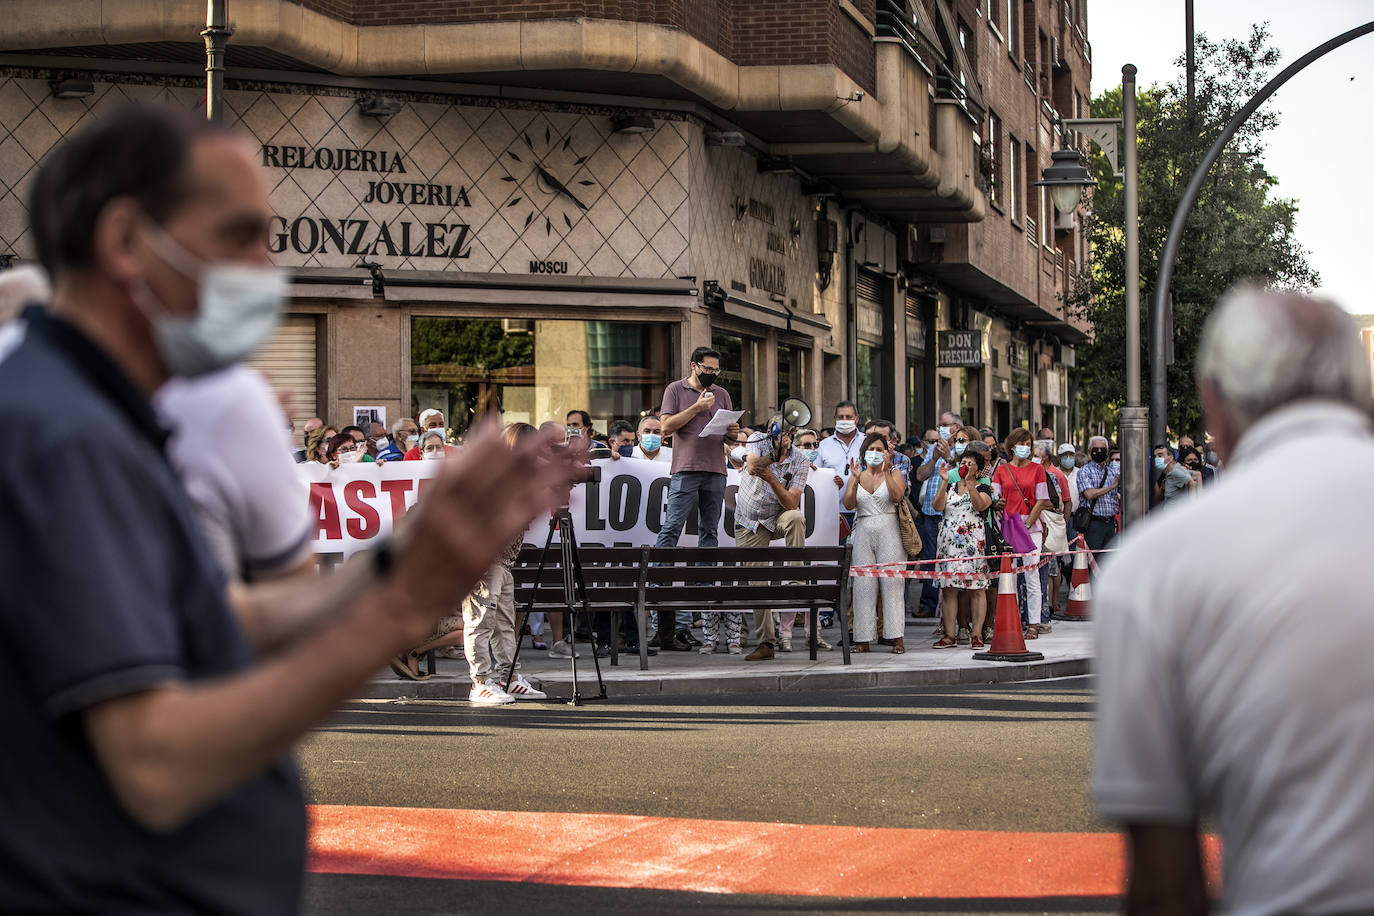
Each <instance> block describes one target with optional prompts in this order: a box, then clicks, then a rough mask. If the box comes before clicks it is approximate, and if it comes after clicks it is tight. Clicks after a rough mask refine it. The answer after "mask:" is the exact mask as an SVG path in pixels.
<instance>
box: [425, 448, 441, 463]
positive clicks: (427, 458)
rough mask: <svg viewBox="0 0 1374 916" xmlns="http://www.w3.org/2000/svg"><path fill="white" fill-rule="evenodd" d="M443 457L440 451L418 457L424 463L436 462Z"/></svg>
mask: <svg viewBox="0 0 1374 916" xmlns="http://www.w3.org/2000/svg"><path fill="white" fill-rule="evenodd" d="M443 457H444V453H443V451H442V450H440V451H436V452H425V453H423V454H422V455H420V458H421V459H422V460H424V461H438V460H439V459H440V458H443Z"/></svg>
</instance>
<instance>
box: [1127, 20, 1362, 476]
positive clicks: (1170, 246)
mask: <svg viewBox="0 0 1374 916" xmlns="http://www.w3.org/2000/svg"><path fill="white" fill-rule="evenodd" d="M1370 32H1374V20H1371V21H1370V22H1366V23H1365V24H1364V25H1360V26H1356V27H1355V28H1353V29H1351V30H1350V31H1348V32H1342V33H1341V34H1340V35H1337V36H1336V37H1335V38H1332V39H1331V40H1329V41H1327V42H1325V43H1323V44H1320V45H1318V46H1317V47H1315V48H1313V49H1312V50H1311V51H1308V52H1307V53H1306V54H1304V55H1303V56H1302V57H1299V58H1298V59H1297V60H1295V61H1293V63H1291V64H1289V65H1288V66H1287V67H1284V68H1283V72H1281V73H1280V74H1279V75H1278V76H1276V77H1274V78H1273V79H1271V80H1270V81H1269V82H1268V83H1265V85H1264V88H1263V89H1261V90H1260V91H1259V92H1257V93H1255V97H1254V98H1252V99H1251V100H1250V101H1248V102H1246V103H1245V107H1243V108H1242V109H1241V110H1240V111H1238V112H1236V114H1235V117H1233V118H1231V120H1230V121H1229V122H1228V123H1227V125H1226V126H1225V127H1224V128H1222V131H1221V136H1219V137H1217V139H1216V142H1214V143H1213V144H1212V146H1211V148H1210V149H1208V150H1207V155H1205V156H1203V157H1202V161H1201V162H1200V163H1198V167H1197V170H1196V171H1194V172H1193V177H1192V180H1190V181H1189V182H1188V187H1187V188H1186V189H1185V190H1184V192H1183V198H1182V199H1181V200H1179V202H1178V209H1177V210H1175V211H1174V219H1173V222H1171V223H1170V224H1169V237H1168V239H1167V240H1166V241H1165V243H1164V254H1163V255H1161V256H1160V259H1159V283H1158V285H1157V286H1156V287H1155V292H1154V307H1155V308H1156V309H1158V310H1160V311H1163V310H1164V297H1165V296H1167V295H1168V294H1169V281H1170V280H1171V279H1173V275H1174V262H1175V261H1176V260H1178V246H1179V243H1180V242H1182V240H1183V223H1184V222H1185V221H1186V220H1187V218H1188V211H1189V210H1191V209H1192V208H1193V203H1194V202H1195V201H1196V200H1197V195H1198V192H1199V191H1201V190H1202V183H1203V181H1205V180H1206V179H1207V173H1208V172H1209V171H1211V169H1212V163H1214V162H1216V161H1217V157H1218V156H1220V155H1221V151H1222V149H1223V148H1224V147H1225V146H1226V144H1227V142H1228V141H1230V139H1231V138H1232V137H1233V136H1235V133H1236V131H1237V130H1239V129H1240V126H1241V125H1242V124H1244V123H1245V121H1246V119H1247V118H1249V117H1250V115H1252V114H1254V113H1255V110H1256V109H1258V108H1259V107H1260V106H1261V105H1263V104H1264V102H1265V100H1266V99H1268V98H1269V96H1271V95H1273V94H1274V92H1275V91H1277V90H1278V88H1279V87H1280V86H1282V85H1283V84H1284V83H1286V82H1288V80H1289V79H1291V78H1292V77H1293V75H1294V74H1295V73H1298V72H1299V71H1300V70H1302V69H1303V68H1305V67H1307V65H1309V64H1311V63H1312V62H1313V61H1314V60H1317V59H1318V58H1320V57H1323V56H1325V55H1326V54H1328V53H1330V52H1331V51H1334V50H1336V49H1337V48H1339V47H1340V46H1341V45H1344V44H1346V43H1347V42H1351V41H1354V40H1355V39H1356V38H1359V37H1360V36H1361V35H1368V34H1369V33H1370ZM1123 458H1124V456H1123Z"/></svg>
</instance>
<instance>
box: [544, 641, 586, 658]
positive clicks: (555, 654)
mask: <svg viewBox="0 0 1374 916" xmlns="http://www.w3.org/2000/svg"><path fill="white" fill-rule="evenodd" d="M572 657H573V651H572V649H571V648H570V647H569V646H568V641H567V640H566V639H560V640H558V642H556V643H553V644H552V645H550V646H549V658H572ZM577 657H578V658H581V657H582V653H581V652H579V653H577Z"/></svg>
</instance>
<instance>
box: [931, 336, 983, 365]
mask: <svg viewBox="0 0 1374 916" xmlns="http://www.w3.org/2000/svg"><path fill="white" fill-rule="evenodd" d="M937 349H938V351H939V352H938V356H937V361H938V364H939V365H940V366H941V368H946V369H976V368H978V367H979V366H981V365H983V332H982V331H940V332H939V346H938V347H937Z"/></svg>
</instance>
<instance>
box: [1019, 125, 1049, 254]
mask: <svg viewBox="0 0 1374 916" xmlns="http://www.w3.org/2000/svg"><path fill="white" fill-rule="evenodd" d="M1022 155H1023V157H1024V158H1023V159H1022V161H1023V162H1025V163H1026V183H1025V184H1024V185H1022V188H1023V189H1024V190H1025V193H1024V194H1023V195H1022V198H1021V199H1022V200H1023V201H1024V202H1025V203H1024V205H1025V208H1026V241H1028V242H1030V243H1031V244H1032V245H1037V244H1039V240H1040V235H1039V233H1038V232H1036V228H1037V227H1036V223H1035V217H1036V214H1037V213H1038V212H1039V211H1038V210H1037V209H1034V207H1035V205H1034V204H1032V203H1031V199H1030V190H1031V188H1033V187H1035V183H1036V182H1037V181H1039V180H1040V169H1039V167H1038V165H1037V163H1036V158H1035V147H1033V146H1031V145H1030V144H1029V143H1027V144H1026V148H1025V150H1024V151H1023V153H1022ZM1044 221H1045V220H1044V218H1043V217H1042V218H1041V220H1040V222H1042V223H1043V222H1044Z"/></svg>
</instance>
